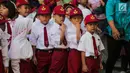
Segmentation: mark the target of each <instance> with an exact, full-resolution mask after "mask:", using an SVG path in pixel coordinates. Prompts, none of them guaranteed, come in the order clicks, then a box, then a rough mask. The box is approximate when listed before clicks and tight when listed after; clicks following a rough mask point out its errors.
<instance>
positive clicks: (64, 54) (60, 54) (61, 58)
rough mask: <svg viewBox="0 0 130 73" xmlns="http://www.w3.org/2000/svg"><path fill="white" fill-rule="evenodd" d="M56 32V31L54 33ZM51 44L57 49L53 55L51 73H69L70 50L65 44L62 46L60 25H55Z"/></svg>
mask: <svg viewBox="0 0 130 73" xmlns="http://www.w3.org/2000/svg"><path fill="white" fill-rule="evenodd" d="M54 30H55V31H54ZM50 31H51V32H52V33H51V34H50V36H51V44H52V45H53V46H54V47H55V48H54V52H53V55H52V62H51V66H50V69H49V73H67V58H68V50H67V47H66V46H64V45H63V44H60V33H61V29H60V25H59V24H57V23H54V24H53V26H52V28H51V30H50Z"/></svg>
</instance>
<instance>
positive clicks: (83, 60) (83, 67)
mask: <svg viewBox="0 0 130 73" xmlns="http://www.w3.org/2000/svg"><path fill="white" fill-rule="evenodd" d="M81 60H82V71H83V72H88V68H87V65H86V62H85V52H81Z"/></svg>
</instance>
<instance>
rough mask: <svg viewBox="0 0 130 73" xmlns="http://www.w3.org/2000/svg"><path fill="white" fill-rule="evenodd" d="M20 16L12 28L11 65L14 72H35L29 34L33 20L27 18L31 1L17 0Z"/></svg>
mask: <svg viewBox="0 0 130 73" xmlns="http://www.w3.org/2000/svg"><path fill="white" fill-rule="evenodd" d="M16 6H17V10H18V14H19V15H18V17H17V18H16V19H15V23H14V24H13V25H14V26H13V29H12V40H11V46H10V49H9V57H10V58H11V66H12V70H13V72H14V73H33V71H32V68H31V61H30V60H31V58H32V56H33V50H32V47H31V44H30V42H29V41H28V40H27V35H28V33H29V31H30V29H31V26H32V23H33V20H32V19H29V18H26V16H27V15H28V14H29V10H30V8H29V3H28V1H27V0H16Z"/></svg>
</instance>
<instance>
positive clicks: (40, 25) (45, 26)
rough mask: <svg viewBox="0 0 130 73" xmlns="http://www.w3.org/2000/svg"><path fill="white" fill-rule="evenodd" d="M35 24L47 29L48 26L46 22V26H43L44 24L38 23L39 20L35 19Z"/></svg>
mask: <svg viewBox="0 0 130 73" xmlns="http://www.w3.org/2000/svg"><path fill="white" fill-rule="evenodd" d="M35 22H36V24H37V25H38V26H42V27H48V26H49V22H48V23H47V24H46V25H44V24H42V23H41V21H40V20H39V19H37V18H36V20H35Z"/></svg>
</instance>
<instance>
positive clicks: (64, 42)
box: [63, 36, 67, 46]
mask: <svg viewBox="0 0 130 73" xmlns="http://www.w3.org/2000/svg"><path fill="white" fill-rule="evenodd" d="M63 44H64V45H65V46H67V40H66V38H65V36H64V40H63Z"/></svg>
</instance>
